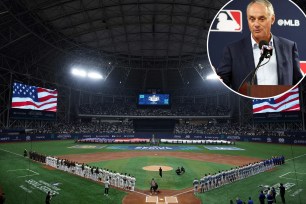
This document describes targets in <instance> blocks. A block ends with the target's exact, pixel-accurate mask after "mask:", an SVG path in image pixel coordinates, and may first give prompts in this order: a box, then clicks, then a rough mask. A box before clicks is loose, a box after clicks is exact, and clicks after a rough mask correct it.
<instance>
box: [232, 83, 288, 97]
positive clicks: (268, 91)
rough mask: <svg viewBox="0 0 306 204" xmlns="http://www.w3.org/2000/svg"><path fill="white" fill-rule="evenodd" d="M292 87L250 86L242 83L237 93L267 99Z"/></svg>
mask: <svg viewBox="0 0 306 204" xmlns="http://www.w3.org/2000/svg"><path fill="white" fill-rule="evenodd" d="M292 87H293V86H291V85H250V84H249V83H244V84H243V85H242V86H241V88H240V89H239V90H238V92H239V93H241V94H243V95H245V96H250V97H254V98H268V97H273V96H276V95H279V94H282V93H284V92H286V91H288V90H289V89H291V88H292Z"/></svg>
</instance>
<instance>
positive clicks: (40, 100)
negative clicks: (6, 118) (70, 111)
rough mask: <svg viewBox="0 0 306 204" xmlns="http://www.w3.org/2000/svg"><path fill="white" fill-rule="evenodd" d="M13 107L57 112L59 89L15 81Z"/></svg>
mask: <svg viewBox="0 0 306 204" xmlns="http://www.w3.org/2000/svg"><path fill="white" fill-rule="evenodd" d="M12 108H19V109H31V110H42V111H52V112H56V110H57V90H51V89H45V88H41V87H36V86H29V85H25V84H21V83H14V86H13V97H12Z"/></svg>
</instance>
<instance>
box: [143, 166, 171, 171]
mask: <svg viewBox="0 0 306 204" xmlns="http://www.w3.org/2000/svg"><path fill="white" fill-rule="evenodd" d="M160 167H161V168H162V170H163V171H171V170H173V168H172V167H171V166H156V165H154V166H144V167H142V169H143V170H146V171H159V168H160Z"/></svg>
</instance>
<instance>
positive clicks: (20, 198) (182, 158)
mask: <svg viewBox="0 0 306 204" xmlns="http://www.w3.org/2000/svg"><path fill="white" fill-rule="evenodd" d="M24 149H27V151H36V152H38V153H42V154H45V155H52V156H55V157H60V158H65V159H68V160H71V161H77V162H79V163H86V164H88V165H90V166H98V167H100V168H105V169H110V170H113V171H116V172H120V173H127V174H131V175H133V176H135V178H136V189H135V192H132V193H131V192H128V191H123V190H120V189H117V188H113V187H112V186H111V187H110V192H109V196H104V195H103V192H104V186H103V184H102V183H99V182H95V181H92V180H89V179H86V178H82V177H79V176H76V175H73V174H70V173H67V172H63V171H60V170H57V169H53V168H49V167H47V166H45V165H43V164H41V163H38V162H34V161H32V160H30V159H28V158H25V157H23V151H24ZM278 155H284V156H285V158H286V163H285V165H281V166H277V167H275V168H274V169H272V170H270V171H268V172H264V173H260V174H258V175H255V176H252V177H249V178H247V179H243V180H240V181H236V182H234V183H231V184H227V185H225V186H222V187H219V188H217V189H214V190H211V191H208V192H205V193H203V194H201V193H198V194H197V195H194V194H193V190H192V181H193V180H194V178H198V179H199V178H201V177H202V176H204V174H206V173H216V172H218V171H219V170H226V169H230V168H233V167H236V166H239V165H243V164H247V163H250V162H254V161H260V160H262V159H267V158H271V157H272V156H278ZM0 162H1V164H0V189H1V191H2V192H5V197H6V204H20V203H29V204H36V203H37V204H38V203H44V200H45V197H46V192H47V191H49V190H52V191H54V192H56V196H54V197H53V198H52V200H51V203H65V204H66V203H80V204H81V203H82V204H83V203H97V204H98V203H103V204H119V203H124V204H138V203H139V204H143V203H158V204H162V203H169V204H170V203H181V204H188V203H190V204H191V203H192V204H196V203H205V204H227V203H230V200H235V199H236V197H240V198H241V199H242V200H243V201H247V200H248V197H252V198H253V200H254V201H255V203H258V194H259V191H260V190H262V189H265V188H267V187H272V186H274V187H276V188H278V186H279V183H283V184H284V185H285V186H286V196H285V197H286V201H287V202H286V203H289V204H302V203H306V193H305V189H306V171H305V169H306V148H305V146H290V145H276V144H262V143H249V142H240V143H236V145H235V146H233V145H228V146H225V145H224V146H214V145H209V146H206V145H183V144H182V145H170V144H167V145H161V146H159V147H149V146H146V145H133V144H124V145H123V144H117V145H115V144H80V143H74V141H72V140H63V141H46V142H23V143H4V144H0ZM151 166H162V167H163V168H164V171H163V176H162V177H160V176H159V174H158V171H154V168H153V169H150V168H151ZM181 166H184V168H185V170H186V172H185V173H184V174H182V175H176V173H175V170H176V169H177V167H181ZM152 178H154V179H155V180H156V181H157V183H158V185H159V190H160V192H159V194H158V195H156V196H152V197H148V196H149V195H150V192H149V183H150V180H151V179H152ZM148 198H149V199H148ZM277 200H278V203H281V202H280V197H279V196H277Z"/></svg>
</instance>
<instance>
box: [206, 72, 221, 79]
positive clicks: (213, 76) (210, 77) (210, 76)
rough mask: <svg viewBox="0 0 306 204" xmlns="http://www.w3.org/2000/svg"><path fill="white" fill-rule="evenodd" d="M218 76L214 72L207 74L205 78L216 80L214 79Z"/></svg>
mask: <svg viewBox="0 0 306 204" xmlns="http://www.w3.org/2000/svg"><path fill="white" fill-rule="evenodd" d="M218 78H219V76H218V75H217V74H215V73H213V74H210V75H208V76H207V77H206V79H207V80H216V79H218Z"/></svg>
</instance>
